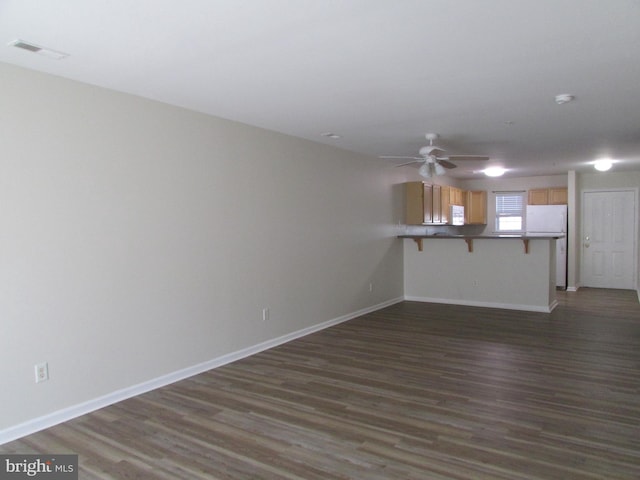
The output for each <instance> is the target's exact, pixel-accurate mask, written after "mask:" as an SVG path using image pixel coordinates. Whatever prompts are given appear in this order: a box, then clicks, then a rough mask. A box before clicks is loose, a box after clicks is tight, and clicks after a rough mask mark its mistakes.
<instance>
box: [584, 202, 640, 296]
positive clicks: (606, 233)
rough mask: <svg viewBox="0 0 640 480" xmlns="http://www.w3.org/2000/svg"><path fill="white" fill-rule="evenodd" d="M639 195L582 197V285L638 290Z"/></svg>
mask: <svg viewBox="0 0 640 480" xmlns="http://www.w3.org/2000/svg"><path fill="white" fill-rule="evenodd" d="M636 232H637V230H636V192H635V190H619V191H597V192H595V191H594V192H590V191H585V192H584V193H583V197H582V267H581V269H580V271H581V277H582V285H584V286H585V287H598V288H623V289H634V288H635V271H636V265H637V263H636V261H635V245H636Z"/></svg>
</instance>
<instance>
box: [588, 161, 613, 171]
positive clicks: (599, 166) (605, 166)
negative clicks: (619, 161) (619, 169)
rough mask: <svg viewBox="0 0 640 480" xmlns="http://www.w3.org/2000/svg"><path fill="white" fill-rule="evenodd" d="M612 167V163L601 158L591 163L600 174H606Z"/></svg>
mask: <svg viewBox="0 0 640 480" xmlns="http://www.w3.org/2000/svg"><path fill="white" fill-rule="evenodd" d="M612 166H613V162H612V161H611V160H610V159H608V158H602V159H600V160H596V161H595V162H593V168H595V169H596V170H598V171H600V172H606V171H607V170H609V169H610V168H611V167H612Z"/></svg>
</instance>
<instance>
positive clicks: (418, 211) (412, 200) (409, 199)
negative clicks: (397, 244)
mask: <svg viewBox="0 0 640 480" xmlns="http://www.w3.org/2000/svg"><path fill="white" fill-rule="evenodd" d="M404 188H405V201H406V205H405V219H404V221H405V223H406V224H407V225H422V224H423V223H424V184H423V183H422V182H407V183H405V185H404Z"/></svg>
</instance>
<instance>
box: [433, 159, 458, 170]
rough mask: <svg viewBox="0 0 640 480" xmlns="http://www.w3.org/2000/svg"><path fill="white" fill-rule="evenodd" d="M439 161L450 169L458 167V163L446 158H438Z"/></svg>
mask: <svg viewBox="0 0 640 480" xmlns="http://www.w3.org/2000/svg"><path fill="white" fill-rule="evenodd" d="M438 163H439V164H440V165H442V166H443V167H444V168H448V169H452V168H456V167H457V165H456V164H455V163H451V162H450V161H448V160H445V159H444V158H443V159H440V160H438Z"/></svg>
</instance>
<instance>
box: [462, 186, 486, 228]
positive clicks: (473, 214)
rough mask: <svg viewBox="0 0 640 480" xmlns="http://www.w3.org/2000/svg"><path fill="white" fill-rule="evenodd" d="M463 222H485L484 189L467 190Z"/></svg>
mask: <svg viewBox="0 0 640 480" xmlns="http://www.w3.org/2000/svg"><path fill="white" fill-rule="evenodd" d="M464 217H465V218H464V223H465V224H470V225H486V224H487V192H486V191H484V190H477V191H469V192H467V201H466V203H465V206H464Z"/></svg>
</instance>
